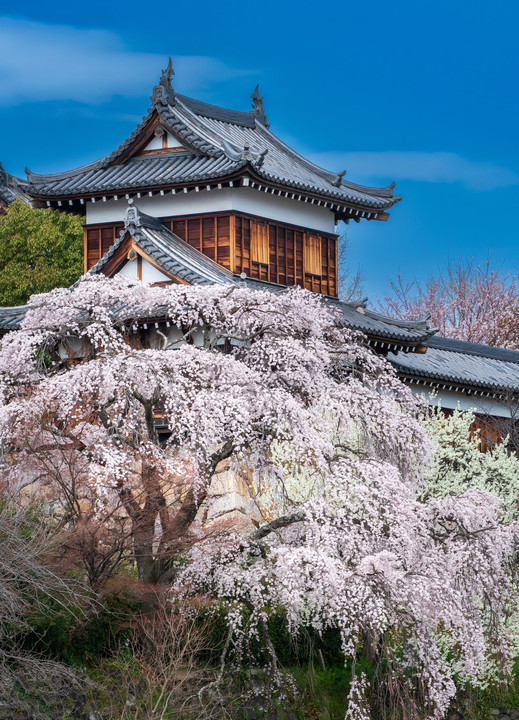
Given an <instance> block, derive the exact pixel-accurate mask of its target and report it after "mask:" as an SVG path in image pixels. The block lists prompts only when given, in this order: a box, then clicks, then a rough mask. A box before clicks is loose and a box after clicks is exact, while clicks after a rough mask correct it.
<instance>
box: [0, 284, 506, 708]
mask: <svg viewBox="0 0 519 720" xmlns="http://www.w3.org/2000/svg"><path fill="white" fill-rule="evenodd" d="M0 398H1V403H2V404H1V406H0V443H1V450H2V453H1V456H0V459H1V468H0V469H1V471H2V474H3V475H4V477H5V478H6V479H7V481H8V482H10V483H12V484H13V485H14V484H16V483H20V481H22V482H23V483H24V484H26V485H28V484H31V486H32V487H43V488H45V489H46V491H48V492H50V493H51V496H52V497H53V501H54V502H55V503H56V505H57V506H61V507H62V508H63V514H64V515H63V516H64V517H66V518H71V517H73V518H74V524H75V525H74V527H76V526H79V525H80V521H81V517H80V516H81V513H83V512H86V510H85V508H88V511H89V512H91V513H93V514H94V516H95V518H96V519H97V521H99V522H105V523H107V524H110V523H111V527H113V526H115V525H116V521H120V520H121V518H123V519H124V521H125V522H127V523H129V526H130V533H129V537H130V539H131V550H132V552H133V555H134V558H135V562H136V564H137V568H138V573H139V577H140V578H141V579H142V580H143V581H145V582H172V583H173V585H174V587H175V589H176V591H177V592H183V593H187V594H189V593H200V592H204V593H207V594H208V595H210V596H212V597H214V598H218V599H219V600H221V601H223V602H224V603H226V604H227V607H228V608H229V623H230V636H229V637H230V639H232V642H233V643H234V645H235V647H236V648H239V645H240V642H241V641H243V640H244V639H245V638H246V636H247V635H248V634H253V635H255V636H257V637H258V638H260V637H263V639H264V642H265V647H266V648H267V651H268V652H270V653H271V662H270V670H271V676H272V680H273V682H274V684H276V683H278V681H279V674H278V670H277V662H276V658H275V653H274V650H273V645H272V642H271V641H270V639H269V638H268V626H267V616H268V613H269V612H270V611H271V610H273V609H275V608H280V609H283V611H284V612H285V613H286V617H287V622H288V624H289V628H290V629H291V631H293V632H294V633H295V632H297V631H298V629H299V628H301V627H302V626H312V627H313V628H314V629H315V630H316V631H317V632H321V631H323V630H325V629H327V628H335V629H336V630H337V631H338V632H339V633H340V636H341V639H342V649H343V653H344V656H345V660H346V661H350V660H351V661H353V664H354V661H355V658H356V656H357V654H358V653H359V652H361V651H362V652H368V651H369V652H370V653H371V654H372V655H373V656H374V657H375V658H376V660H377V663H378V666H379V668H385V672H386V673H389V676H391V677H392V678H394V679H397V678H404V679H405V682H403V683H402V684H401V686H402V687H403V688H406V690H405V692H407V693H409V694H410V695H409V697H411V694H412V692H415V691H416V693H417V692H418V691H420V692H422V693H423V697H424V703H425V705H426V707H427V708H428V710H429V713H430V715H431V717H437V718H439V717H441V715H442V713H443V712H444V711H445V709H446V707H447V706H448V703H449V700H450V699H451V697H452V696H453V694H454V693H455V686H454V678H455V677H456V676H458V677H460V678H462V679H469V680H471V681H474V682H475V681H477V680H478V678H479V677H480V676H481V674H482V672H483V669H484V664H485V658H486V657H487V656H488V654H489V653H490V654H493V656H497V655H498V654H499V657H500V662H499V663H497V664H496V667H498V668H499V670H500V671H503V672H505V671H506V670H507V666H508V663H509V659H510V658H509V652H508V647H509V639H508V637H507V635H506V632H505V631H504V630H503V628H504V624H503V621H504V618H505V616H506V614H507V612H509V611H510V609H511V608H512V607H513V606H514V603H515V597H514V595H513V592H512V588H511V586H510V584H509V580H508V575H507V572H506V569H507V568H506V564H507V561H508V558H509V556H510V554H511V552H512V549H513V526H512V525H505V524H500V523H499V518H498V503H497V501H496V500H495V499H494V498H493V496H491V495H490V494H489V493H487V492H484V491H482V490H466V491H464V492H462V493H461V494H460V495H459V496H448V497H444V498H428V499H424V498H421V497H420V495H419V493H420V492H421V488H422V486H423V475H424V471H425V469H426V467H427V466H428V463H429V444H428V441H427V437H426V432H425V431H424V429H423V427H422V426H421V425H420V423H419V421H418V418H417V415H418V408H417V406H416V401H415V400H414V399H413V396H412V394H411V393H410V392H409V391H408V390H407V389H406V388H405V387H404V386H403V385H402V384H401V383H400V382H399V381H398V379H397V378H396V376H395V374H394V372H393V370H392V369H391V368H390V366H389V364H388V363H386V361H385V360H384V359H383V358H380V357H378V356H376V355H375V354H374V353H373V352H372V351H371V350H370V349H369V348H368V347H367V345H366V343H365V338H363V336H362V335H360V334H359V333H355V332H352V331H351V330H349V329H348V328H346V327H344V325H343V324H342V323H341V319H340V317H339V316H338V315H335V313H334V311H333V310H332V309H331V308H330V307H329V306H327V305H326V304H325V303H324V302H323V301H322V299H320V298H319V297H317V296H315V295H312V294H311V293H309V292H307V291H304V290H301V289H298V288H294V289H290V290H286V291H283V292H279V293H273V292H268V291H251V290H249V289H247V288H236V287H232V288H231V287H226V286H214V287H185V286H170V287H149V286H147V285H144V284H140V283H138V284H134V285H131V284H130V283H129V282H127V281H125V280H124V278H121V277H118V278H116V279H113V280H107V279H104V278H94V277H87V278H86V279H84V280H83V281H81V282H80V283H78V284H77V285H76V286H75V287H73V288H71V289H68V290H55V291H53V292H51V293H49V294H47V295H41V296H35V297H33V298H32V300H31V303H30V307H29V312H28V313H27V316H26V318H25V321H24V323H23V326H22V328H21V330H20V331H17V332H13V333H11V334H10V335H8V336H7V337H6V338H4V341H3V344H2V348H1V350H0ZM160 427H161V428H162V429H163V430H164V432H163V433H160V432H159V428H160ZM223 460H226V461H227V462H229V463H231V468H232V469H233V470H234V472H236V473H239V474H240V475H241V477H243V478H244V479H246V481H247V482H248V483H250V485H251V492H252V494H253V495H255V496H256V498H257V501H258V504H259V506H260V507H261V506H262V498H263V496H265V498H266V500H268V502H265V504H264V507H265V508H267V507H268V510H265V522H264V523H263V524H260V525H259V526H258V527H256V528H255V529H253V530H251V531H249V534H248V535H246V534H243V533H242V534H240V535H238V534H236V533H233V532H232V528H221V529H220V530H219V531H218V533H216V532H215V531H214V529H212V530H210V531H209V532H206V528H204V527H203V526H201V524H200V522H199V519H198V510H199V508H200V506H201V504H203V502H204V501H205V500H206V498H207V494H208V490H209V488H210V484H211V480H212V477H213V476H214V473H215V471H216V470H217V468H218V467H219V465H220V463H221V462H222V461H223ZM299 480H301V484H299V486H298V481H299ZM296 486H298V487H296ZM295 490H297V492H295ZM74 527H72V528H71V532H73V531H74ZM105 542H106V539H105ZM180 558H181V560H182V562H181V563H180V562H179V559H180ZM241 608H247V610H248V613H247V615H244V614H243V612H242V611H241ZM229 644H230V641H229ZM498 651H499V653H498ZM372 691H373V688H372V689H371V690H370V688H368V687H367V683H366V681H365V679H362V681H361V683H360V684H359V683H357V681H355V682H354V683H353V685H352V691H351V692H350V698H349V707H348V717H352V718H353V717H359V718H360V717H365V715H366V712H367V710H366V708H367V702H368V700H367V699H368V698H369V696H370V692H372Z"/></svg>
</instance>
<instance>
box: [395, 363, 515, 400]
mask: <svg viewBox="0 0 519 720" xmlns="http://www.w3.org/2000/svg"><path fill="white" fill-rule="evenodd" d="M394 368H395V371H396V374H397V375H398V377H399V378H400V379H401V380H402V381H404V382H408V383H409V384H415V385H423V386H425V387H430V388H431V389H439V390H454V391H457V392H463V393H464V394H466V395H489V396H491V397H496V398H497V397H498V398H509V397H510V396H513V397H519V388H518V387H513V386H505V385H495V384H492V383H484V382H480V381H477V380H474V381H471V382H470V383H469V382H468V381H463V380H457V379H455V378H452V377H447V376H445V375H441V374H440V373H438V374H436V373H431V372H429V373H421V372H419V371H413V370H410V369H409V368H405V369H404V368H401V366H399V365H398V363H394Z"/></svg>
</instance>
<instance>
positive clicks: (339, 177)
mask: <svg viewBox="0 0 519 720" xmlns="http://www.w3.org/2000/svg"><path fill="white" fill-rule="evenodd" d="M345 175H346V170H343V171H342V172H340V173H339V174H338V175H337V177H336V179H335V180H334V182H333V183H332V184H333V185H334V186H335V187H340V186H341V183H342V178H343V177H344V176H345Z"/></svg>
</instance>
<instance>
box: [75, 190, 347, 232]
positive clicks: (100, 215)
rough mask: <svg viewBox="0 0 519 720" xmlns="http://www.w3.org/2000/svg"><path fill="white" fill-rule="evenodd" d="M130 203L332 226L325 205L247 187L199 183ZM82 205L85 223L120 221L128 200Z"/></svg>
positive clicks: (165, 211)
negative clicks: (214, 186)
mask: <svg viewBox="0 0 519 720" xmlns="http://www.w3.org/2000/svg"><path fill="white" fill-rule="evenodd" d="M134 204H135V205H136V206H137V207H138V208H139V209H140V210H142V211H143V212H145V213H148V215H153V216H155V217H169V216H173V215H189V214H196V213H210V212H224V211H226V210H236V211H238V212H245V213H250V214H252V215H259V216H260V217H264V218H270V219H272V220H278V221H280V222H286V223H290V224H292V225H301V226H303V227H307V228H311V229H314V230H321V231H322V232H329V233H333V231H334V227H335V217H334V213H333V212H332V211H331V210H329V209H328V208H323V207H319V206H317V205H311V204H308V203H305V202H301V201H299V200H292V199H289V198H284V197H279V196H277V195H276V196H274V195H271V194H269V193H264V192H262V191H258V190H255V189H253V188H247V187H239V188H222V189H221V190H211V191H210V192H207V190H206V189H205V185H200V191H199V192H195V191H190V192H189V193H184V192H177V193H175V195H172V194H171V192H165V194H164V195H154V196H153V197H149V196H143V197H141V198H134ZM85 207H86V218H87V223H88V224H95V223H104V222H114V221H119V222H120V221H121V220H123V219H124V216H125V214H126V209H127V207H128V201H127V200H126V199H125V198H124V197H122V198H120V199H118V200H113V199H111V200H107V201H106V202H103V201H102V199H100V198H97V199H96V202H95V203H92V202H91V201H88V202H86V203H85Z"/></svg>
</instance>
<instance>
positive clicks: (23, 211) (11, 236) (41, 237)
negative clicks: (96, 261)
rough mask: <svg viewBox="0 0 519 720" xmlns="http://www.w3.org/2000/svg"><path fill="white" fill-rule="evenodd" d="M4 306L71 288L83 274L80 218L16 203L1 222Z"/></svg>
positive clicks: (0, 284)
mask: <svg viewBox="0 0 519 720" xmlns="http://www.w3.org/2000/svg"><path fill="white" fill-rule="evenodd" d="M0 267H1V268H2V272H1V273H0V305H22V304H24V303H25V302H27V300H28V299H29V297H30V296H31V295H33V294H34V293H42V292H48V291H49V290H52V289H53V288H55V287H67V286H69V285H71V284H72V283H73V282H75V281H76V280H77V279H78V278H79V277H80V276H81V275H82V273H83V227H82V224H81V220H80V218H78V217H76V216H75V215H68V214H66V213H61V212H57V211H55V210H34V209H33V208H31V207H30V206H29V205H27V204H26V203H23V202H22V201H21V200H16V201H15V202H14V203H13V204H12V205H10V207H9V208H8V210H7V213H6V215H5V216H4V217H3V218H2V219H1V220H0Z"/></svg>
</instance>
